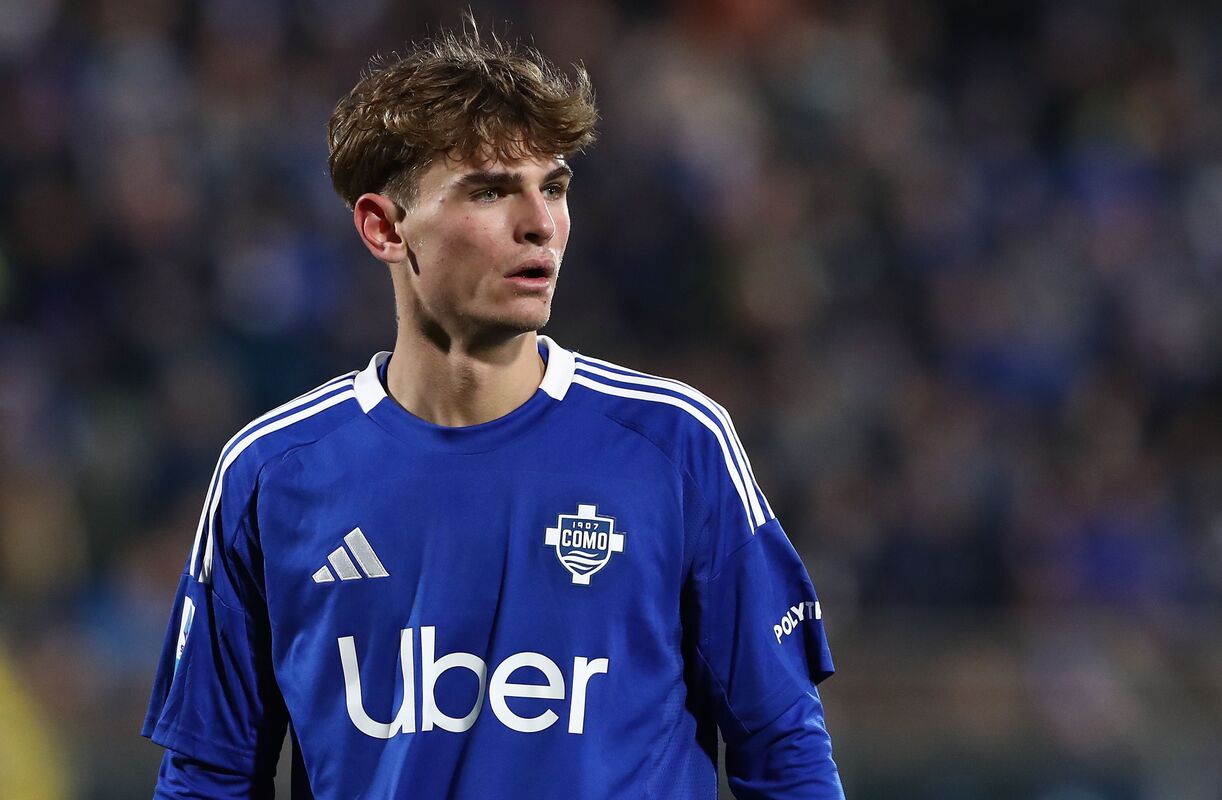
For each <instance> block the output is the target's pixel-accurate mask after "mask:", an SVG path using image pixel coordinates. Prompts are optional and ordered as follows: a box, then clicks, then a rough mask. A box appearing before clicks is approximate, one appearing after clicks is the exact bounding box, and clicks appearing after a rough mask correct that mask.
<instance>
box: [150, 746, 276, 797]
mask: <svg viewBox="0 0 1222 800" xmlns="http://www.w3.org/2000/svg"><path fill="white" fill-rule="evenodd" d="M274 777H275V776H274V775H271V774H264V775H261V776H259V777H251V776H250V775H243V774H241V773H237V772H230V771H229V770H227V769H223V768H220V767H215V766H212V765H211V764H205V763H203V762H202V761H196V760H194V759H192V758H189V757H187V756H184V755H182V754H181V753H176V752H174V751H173V750H167V751H166V753H165V756H164V757H163V758H162V759H161V771H160V772H158V773H157V789H156V791H155V793H154V795H153V800H271V798H273V797H275V795H276V787H275V785H274V784H273V779H274Z"/></svg>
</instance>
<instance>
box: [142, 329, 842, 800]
mask: <svg viewBox="0 0 1222 800" xmlns="http://www.w3.org/2000/svg"><path fill="white" fill-rule="evenodd" d="M539 343H540V353H541V355H542V356H543V358H544V359H545V360H546V362H547V363H546V372H545V376H544V379H543V381H542V384H541V385H540V387H539V389H538V391H537V392H536V393H535V394H534V396H533V397H531V399H529V400H528V401H527V402H526V403H524V404H523V405H521V406H520V407H518V408H517V409H515V410H514V411H512V412H511V413H509V414H507V415H506V416H504V417H501V418H499V419H496V420H493V421H491V422H487V423H484V424H481V425H474V426H470V427H457V428H452V427H444V426H438V425H433V424H430V423H428V422H425V421H423V420H421V419H419V418H418V417H415V416H413V415H412V414H410V413H408V412H407V411H406V410H404V409H403V408H402V407H401V406H399V405H398V404H397V403H395V402H394V400H392V399H391V398H390V397H388V395H387V393H386V389H385V384H384V370H385V365H386V362H387V359H388V358H389V354H387V353H380V354H378V355H377V356H375V357H374V359H373V361H372V362H371V363H370V364H369V366H368V367H366V368H365V369H364V370H362V371H361V372H359V373H352V374H348V375H344V376H341V377H339V378H336V379H335V380H332V381H330V382H328V383H326V384H323V385H322V386H320V387H318V388H317V389H315V390H313V391H311V392H309V393H307V394H305V395H302V396H301V397H299V398H297V399H296V400H293V401H291V402H289V403H287V404H285V405H283V406H281V407H279V408H277V409H274V410H273V411H271V412H269V413H267V414H265V415H263V416H261V417H259V418H258V419H256V420H255V421H254V422H252V423H250V424H249V425H247V426H246V427H245V428H243V429H242V430H241V431H239V433H238V434H237V435H236V436H234V437H233V439H231V440H230V442H229V443H228V444H227V445H226V446H225V448H224V449H223V451H222V453H221V457H220V460H219V463H218V465H217V468H216V471H215V473H214V475H213V478H212V482H211V486H210V487H209V490H208V494H207V499H206V502H205V504H204V508H203V511H202V513H201V516H200V522H199V528H198V530H197V534H196V538H195V542H194V545H193V547H192V549H191V554H190V556H189V558H188V560H187V564H186V569H185V571H184V574H183V576H182V578H181V581H180V584H179V589H178V595H177V599H176V601H175V605H174V608H173V611H172V616H171V621H170V627H169V630H168V632H167V636H166V640H165V646H164V651H163V655H162V659H161V662H160V665H159V669H158V673H157V677H156V680H155V685H154V688H153V693H152V700H151V703H150V708H149V712H148V716H147V718H146V720H145V724H144V735H146V736H149V737H151V738H152V739H153V741H155V742H157V743H158V744H161V745H163V746H164V747H166V748H168V750H169V751H170V753H169V754H168V755H167V758H166V761H165V762H164V764H163V769H162V775H161V780H160V781H159V785H158V794H159V796H164V797H177V796H180V794H179V793H180V792H181V793H182V796H186V795H187V794H188V793H189V792H190V791H195V792H196V794H192V795H190V796H198V795H199V794H203V795H205V796H221V794H222V789H221V788H219V787H220V786H221V785H222V784H225V785H230V784H229V783H226V782H227V781H228V782H234V783H232V785H235V786H236V785H238V783H242V782H245V783H244V784H243V785H246V786H248V787H258V786H267V785H268V777H269V776H270V774H271V772H272V771H273V770H274V766H275V763H276V759H277V755H278V753H279V750H280V747H281V745H282V743H283V740H284V737H285V732H286V730H288V731H289V732H290V733H291V735H292V737H293V740H294V742H295V745H296V746H295V748H294V750H295V763H294V796H295V797H302V796H305V797H308V796H311V794H310V793H312V796H315V797H319V798H357V797H361V798H390V797H422V798H447V797H451V798H489V797H497V798H532V799H533V800H540V799H541V798H543V799H545V798H565V799H566V800H568V799H569V798H625V797H633V798H659V799H661V798H683V799H684V800H688V798H713V797H715V796H716V794H717V788H716V787H717V772H716V760H717V729H718V727H720V729H721V731H722V734H723V737H724V739H725V740H726V743H727V754H728V755H727V770H728V772H729V775H730V778H731V785H732V786H733V787H734V788H735V792H736V794H738V795H739V796H741V797H776V798H781V797H785V798H789V797H803V798H833V797H835V798H839V797H841V796H842V793H841V790H840V784H839V778H838V777H837V775H836V768H835V765H834V763H833V762H832V760H831V750H830V742H829V740H828V737H827V734H826V731H825V730H824V725H823V717H822V708H821V705H820V703H819V697H818V694H817V692H816V690H815V684H817V683H818V682H819V681H821V680H822V679H823V678H825V677H827V676H828V675H830V674H831V673H832V669H833V668H832V662H831V658H830V655H829V652H828V647H827V643H826V640H825V638H824V629H823V622H822V609H821V607H820V605H819V601H818V598H817V597H816V596H815V592H814V589H813V587H812V585H811V581H810V579H809V577H808V575H807V572H806V570H805V568H804V567H803V565H802V562H801V561H800V559H799V558H798V556H797V554H796V553H795V552H794V550H793V547H792V546H791V545H790V543H789V541H788V539H787V538H786V536H785V533H784V531H783V530H782V529H781V526H780V523H779V522H778V521H777V519H776V518H775V516H774V515H773V513H772V510H771V508H769V506H768V501H767V500H766V499H765V497H764V495H763V493H762V492H761V491H760V489H759V487H758V486H757V485H756V481H755V478H754V475H753V474H752V470H751V465H750V463H749V461H748V460H747V457H746V454H745V453H744V451H743V448H742V444H741V442H740V441H739V438H738V435H737V433H736V432H735V430H734V426H733V424H732V423H731V421H730V419H729V417H728V416H727V414H726V412H725V410H724V409H723V408H722V407H721V406H719V405H717V404H716V403H714V402H713V401H711V400H710V399H709V398H707V397H705V396H704V395H702V394H700V393H699V392H697V391H695V390H694V389H692V388H691V387H689V386H687V385H685V384H682V383H679V382H677V381H671V380H667V379H662V378H656V377H653V376H648V375H644V374H642V373H639V372H634V371H631V370H627V369H624V368H621V367H618V366H615V365H612V364H609V363H606V362H604V361H600V360H597V359H593V358H589V357H587V356H584V355H581V354H577V353H573V352H571V351H568V350H565V349H563V348H561V347H560V346H558V345H557V344H555V343H554V342H553V341H552V340H550V339H548V338H547V337H539ZM208 774H211V776H212V777H210V778H207V777H205V775H208ZM205 780H214V781H217V783H216V784H215V786H216V787H218V788H212V789H200V788H198V786H197V787H195V788H191V786H190V784H191V783H192V781H205ZM259 791H261V790H255V789H249V788H248V789H244V790H242V792H244V795H242V796H250V794H252V793H254V794H258V793H259ZM298 792H300V794H298ZM225 796H228V795H225ZM235 796H239V795H238V794H235Z"/></svg>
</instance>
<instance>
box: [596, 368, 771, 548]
mask: <svg viewBox="0 0 1222 800" xmlns="http://www.w3.org/2000/svg"><path fill="white" fill-rule="evenodd" d="M596 364H602V365H604V366H606V367H612V368H613V369H615V370H620V369H624V368H623V367H620V366H618V365H616V364H611V363H609V362H606V361H601V360H599V359H597V358H591V357H589V356H585V355H581V354H577V370H578V373H577V374H574V376H573V382H574V383H577V384H580V385H582V386H586V387H588V388H590V389H593V390H595V391H598V392H602V393H604V394H610V395H616V396H619V397H628V398H632V399H637V400H646V401H649V402H654V403H663V404H666V405H671V406H674V407H676V408H681V409H683V410H684V411H686V412H688V413H689V414H691V415H692V416H693V417H694V418H695V419H696V420H698V421H699V422H700V423H701V424H702V425H704V427H706V428H708V429H709V430H710V431H712V433H713V435H714V437H716V439H717V443H718V444H719V445H720V446H721V452H722V455H723V457H724V458H725V463H726V470H727V472H728V473H729V475H730V481H731V482H732V483H733V484H734V488H735V491H737V492H738V497H739V500H740V501H742V504H743V513H744V514H745V515H746V518H747V519H748V520H749V521H750V522H751V528H752V530H753V531H754V530H755V529H756V528H758V527H759V526H760V525H763V524H764V523H765V522H767V521H768V520H769V519H772V518H773V517H774V516H775V514H773V512H772V508H771V507H770V506H769V505H768V499H767V498H766V497H765V496H764V493H763V492H762V491H761V490H760V488H759V485H758V484H757V483H756V481H755V472H754V471H753V470H752V469H751V461H750V460H749V459H748V458H747V453H746V451H745V450H744V449H743V446H742V442H741V441H740V440H739V438H738V432H737V431H736V430H735V429H734V423H733V422H732V421H731V420H730V415H729V414H728V413H727V412H726V410H725V409H724V408H722V407H721V406H720V405H718V404H717V403H716V402H714V401H713V400H712V399H710V398H709V397H708V396H706V395H704V394H702V393H701V392H699V391H697V390H696V389H694V388H692V387H691V386H688V385H687V384H685V383H682V382H681V381H676V380H673V379H670V378H661V377H658V376H655V375H647V374H644V373H639V372H635V371H632V372H629V373H623V372H618V371H612V370H608V369H602V368H600V367H598V366H595V365H596ZM581 373H586V374H581ZM588 376H595V377H599V378H605V379H609V380H614V381H618V382H620V383H626V384H631V385H633V386H643V387H651V388H655V389H667V390H670V391H673V392H676V393H678V394H680V395H683V396H684V397H686V398H688V399H690V400H692V401H694V402H695V403H696V405H693V404H691V403H688V402H686V401H685V400H682V399H680V398H678V397H675V396H674V395H670V394H662V393H660V392H650V391H644V390H636V389H628V388H625V387H622V386H613V385H610V384H607V383H603V382H601V381H598V380H594V379H593V378H592V377H588ZM705 412H708V413H705ZM709 414H711V415H712V416H713V417H715V418H716V419H717V420H718V421H719V422H720V423H721V426H722V427H719V426H718V425H717V424H716V423H714V422H713V420H712V419H710V418H709ZM723 427H724V433H723V430H722V428H723ZM731 450H733V456H732V455H731V452H730V451H731ZM761 502H762V504H763V505H762V508H761Z"/></svg>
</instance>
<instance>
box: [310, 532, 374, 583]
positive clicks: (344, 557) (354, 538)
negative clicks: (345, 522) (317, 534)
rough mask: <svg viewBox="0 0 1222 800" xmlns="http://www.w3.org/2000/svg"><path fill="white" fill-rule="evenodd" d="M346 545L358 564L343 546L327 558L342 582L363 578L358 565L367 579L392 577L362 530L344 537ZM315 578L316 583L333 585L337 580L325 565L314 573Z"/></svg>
mask: <svg viewBox="0 0 1222 800" xmlns="http://www.w3.org/2000/svg"><path fill="white" fill-rule="evenodd" d="M344 544H346V545H348V549H349V550H351V551H352V555H353V556H356V564H353V563H352V558H351V557H349V555H348V550H345V549H344V546H343V545H340V546H339V547H337V548H335V549H334V550H332V551H331V553H330V554H329V555H328V556H327V561H329V562H330V563H331V566H332V567H334V568H335V574H336V575H339V579H340V580H341V581H351V580H356V579H357V578H360V577H361V573H360V572H357V569H356V565H357V564H360V565H361V572H364V573H365V577H367V578H389V577H390V573H389V572H387V571H386V567H384V566H382V562H381V560H379V559H378V554H377V553H375V552H373V547H372V546H371V545H370V544H369V540H368V539H366V538H365V534H364V533H363V532H362V531H361V529H360V528H353V529H352V530H351V531H349V532H348V535H347V536H345V537H344ZM313 578H314V582H315V583H331V582H333V581H334V580H335V575H332V574H331V570H329V569H327V567H326V565H325V564H324V565H323V566H322V567H320V568H319V569H318V571H317V572H315V573H314V575H313Z"/></svg>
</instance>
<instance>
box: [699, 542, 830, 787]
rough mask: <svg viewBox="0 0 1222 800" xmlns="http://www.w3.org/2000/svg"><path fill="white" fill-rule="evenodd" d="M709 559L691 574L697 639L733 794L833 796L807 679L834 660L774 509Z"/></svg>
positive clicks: (815, 696) (818, 707)
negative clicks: (706, 571)
mask: <svg viewBox="0 0 1222 800" xmlns="http://www.w3.org/2000/svg"><path fill="white" fill-rule="evenodd" d="M710 525H712V526H714V527H715V526H716V523H715V521H710ZM715 539H716V537H715V536H714V537H711V538H710V539H709V540H708V541H709V542H710V543H712V542H713V541H714V540H715ZM714 563H716V562H714ZM716 568H717V571H716V573H715V574H713V575H710V576H709V577H707V578H705V579H703V580H700V581H698V583H697V592H696V593H697V598H698V603H699V605H700V635H699V644H698V649H699V651H700V655H701V659H702V661H703V662H704V665H705V669H706V674H707V676H708V680H709V683H710V685H711V686H712V687H713V696H714V704H715V706H716V707H717V708H718V716H719V719H718V722H719V725H720V727H721V731H722V736H723V738H724V739H725V741H726V773H727V776H728V777H729V781H730V787H731V789H732V790H733V791H734V795H735V797H737V798H739V800H765V799H766V800H789V799H790V798H792V799H793V800H799V798H800V799H801V800H842V798H843V797H844V792H843V789H842V788H841V785H840V777H839V774H838V772H837V769H836V764H835V762H834V761H833V760H832V748H831V739H830V737H829V735H828V733H827V729H826V727H825V726H824V719H823V706H822V703H821V701H820V699H819V693H818V690H817V689H816V688H815V684H817V683H818V682H820V681H822V680H823V679H824V678H827V677H828V676H830V675H831V674H832V672H833V670H834V667H833V665H832V661H831V654H830V652H829V651H828V647H827V640H826V638H825V635H824V630H823V620H822V610H821V608H820V606H819V605H818V600H817V598H816V596H815V592H814V587H813V586H812V585H811V581H810V578H809V577H808V576H807V573H806V569H805V567H804V566H803V565H802V562H801V560H800V559H799V557H798V555H797V553H796V552H794V550H793V547H792V546H791V545H790V543H789V540H788V538H787V537H786V536H785V532H784V531H783V530H782V528H781V526H780V523H779V522H777V521H776V520H775V519H773V520H770V521H769V522H767V523H765V524H764V525H762V526H760V527H759V528H758V529H757V530H756V531H755V532H754V533H752V534H751V536H750V538H749V539H747V540H746V541H744V542H743V543H742V544H740V545H739V546H738V547H737V548H735V550H734V551H733V552H731V553H730V554H728V555H727V556H726V557H724V558H722V559H720V563H716Z"/></svg>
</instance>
